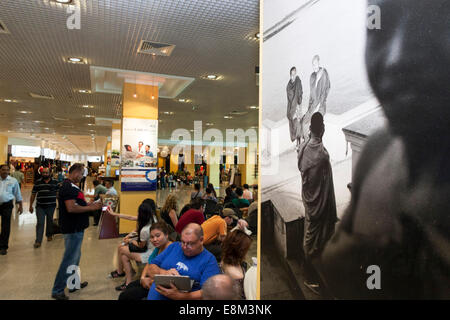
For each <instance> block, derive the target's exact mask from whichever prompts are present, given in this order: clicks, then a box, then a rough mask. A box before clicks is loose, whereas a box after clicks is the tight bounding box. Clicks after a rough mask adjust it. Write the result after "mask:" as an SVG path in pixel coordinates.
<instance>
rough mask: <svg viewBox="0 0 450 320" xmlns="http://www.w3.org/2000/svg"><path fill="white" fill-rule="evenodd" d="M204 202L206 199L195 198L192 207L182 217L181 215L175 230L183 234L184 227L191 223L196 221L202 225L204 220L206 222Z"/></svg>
mask: <svg viewBox="0 0 450 320" xmlns="http://www.w3.org/2000/svg"><path fill="white" fill-rule="evenodd" d="M203 204H204V201H203V200H202V199H199V198H195V199H194V200H192V201H191V205H190V206H191V208H190V209H189V210H188V211H186V212H185V213H184V214H183V216H182V217H180V219H179V220H178V223H177V225H176V226H175V230H176V231H177V232H178V233H179V234H181V231H183V229H184V227H185V226H187V225H188V224H189V223H196V224H199V225H201V224H202V223H203V222H205V216H204V214H203Z"/></svg>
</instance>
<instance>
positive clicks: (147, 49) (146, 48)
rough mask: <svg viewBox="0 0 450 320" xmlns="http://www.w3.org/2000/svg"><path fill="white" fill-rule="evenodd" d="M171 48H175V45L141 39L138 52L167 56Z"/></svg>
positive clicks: (170, 52)
mask: <svg viewBox="0 0 450 320" xmlns="http://www.w3.org/2000/svg"><path fill="white" fill-rule="evenodd" d="M173 49H175V45H172V44H167V43H159V42H153V41H148V40H141V43H140V44H139V49H138V53H144V54H151V55H154V56H166V57H168V56H170V55H171V54H172V51H173Z"/></svg>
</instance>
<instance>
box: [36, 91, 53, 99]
mask: <svg viewBox="0 0 450 320" xmlns="http://www.w3.org/2000/svg"><path fill="white" fill-rule="evenodd" d="M30 96H32V97H33V98H36V99H47V100H53V99H55V97H54V96H52V95H42V94H37V93H33V92H30Z"/></svg>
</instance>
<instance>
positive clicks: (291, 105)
mask: <svg viewBox="0 0 450 320" xmlns="http://www.w3.org/2000/svg"><path fill="white" fill-rule="evenodd" d="M290 76H291V77H290V79H289V82H288V84H287V86H286V93H287V100H288V104H287V118H288V120H289V133H290V135H291V141H292V142H294V141H296V148H298V147H299V145H300V142H301V141H300V138H301V133H302V126H301V122H300V117H299V109H300V107H301V104H302V96H303V87H302V81H301V80H300V78H299V77H298V76H297V69H296V68H295V67H292V68H291V71H290Z"/></svg>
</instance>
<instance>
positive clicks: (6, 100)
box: [3, 99, 17, 103]
mask: <svg viewBox="0 0 450 320" xmlns="http://www.w3.org/2000/svg"><path fill="white" fill-rule="evenodd" d="M3 101H4V102H9V103H10V102H17V100H13V99H4V100H3Z"/></svg>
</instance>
